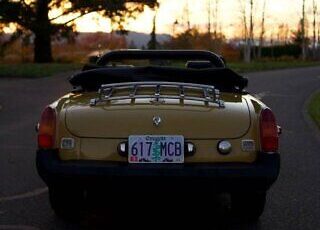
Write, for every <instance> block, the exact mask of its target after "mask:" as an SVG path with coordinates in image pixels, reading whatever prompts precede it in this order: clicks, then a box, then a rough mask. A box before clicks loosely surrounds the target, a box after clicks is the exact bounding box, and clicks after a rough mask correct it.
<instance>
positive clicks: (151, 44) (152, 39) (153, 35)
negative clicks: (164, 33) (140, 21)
mask: <svg viewBox="0 0 320 230" xmlns="http://www.w3.org/2000/svg"><path fill="white" fill-rule="evenodd" d="M156 30H157V12H155V14H154V16H153V21H152V31H151V34H150V41H149V42H148V49H149V50H155V49H157V47H158V45H159V44H158V42H157V33H156Z"/></svg>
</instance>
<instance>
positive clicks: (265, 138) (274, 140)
mask: <svg viewBox="0 0 320 230" xmlns="http://www.w3.org/2000/svg"><path fill="white" fill-rule="evenodd" d="M260 143H261V151H262V152H277V151H278V147H279V136H278V129H277V123H276V119H275V117H274V114H273V113H272V111H271V109H269V108H267V109H264V110H262V111H261V114H260Z"/></svg>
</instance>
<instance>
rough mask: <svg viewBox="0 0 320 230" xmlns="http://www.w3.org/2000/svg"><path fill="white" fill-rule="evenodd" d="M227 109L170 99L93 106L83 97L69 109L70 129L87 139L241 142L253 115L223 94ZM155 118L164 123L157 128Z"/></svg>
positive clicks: (241, 102)
mask: <svg viewBox="0 0 320 230" xmlns="http://www.w3.org/2000/svg"><path fill="white" fill-rule="evenodd" d="M221 99H222V100H224V105H225V106H224V107H223V108H221V107H219V106H217V105H216V104H215V103H208V104H206V103H204V102H197V101H192V100H190V101H183V102H181V101H180V100H174V99H172V100H171V99H168V100H165V101H164V102H163V103H153V102H152V100H150V99H139V100H135V101H131V100H116V101H113V102H107V103H101V104H97V105H95V106H90V104H89V101H90V97H88V96H85V95H82V96H80V97H78V98H77V99H76V100H72V102H70V103H69V104H68V105H67V106H66V120H65V122H66V127H67V128H68V130H69V131H70V132H71V133H72V134H73V135H75V136H78V137H83V138H123V139H126V138H128V136H130V135H183V136H184V137H185V138H186V139H222V138H226V139H230V138H240V137H241V136H243V135H245V134H246V133H247V132H248V130H249V128H250V112H249V109H248V105H247V102H246V100H245V99H244V98H243V97H242V96H241V95H240V94H230V93H223V94H222V95H221ZM155 117H160V118H161V122H160V124H159V125H156V124H155V122H154V118H155Z"/></svg>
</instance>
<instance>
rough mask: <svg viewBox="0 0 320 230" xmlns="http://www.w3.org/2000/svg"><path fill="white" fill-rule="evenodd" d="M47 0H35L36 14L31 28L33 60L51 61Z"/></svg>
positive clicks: (38, 61)
mask: <svg viewBox="0 0 320 230" xmlns="http://www.w3.org/2000/svg"><path fill="white" fill-rule="evenodd" d="M48 3H49V0H37V16H36V23H35V26H34V29H33V32H34V35H35V40H34V62H36V63H46V62H52V61H53V58H52V50H51V24H50V21H49V16H48V13H49V7H48Z"/></svg>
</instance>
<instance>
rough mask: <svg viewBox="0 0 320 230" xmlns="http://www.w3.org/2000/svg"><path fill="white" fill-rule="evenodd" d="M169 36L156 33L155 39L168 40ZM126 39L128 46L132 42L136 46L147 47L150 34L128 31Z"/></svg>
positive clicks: (161, 41)
mask: <svg viewBox="0 0 320 230" xmlns="http://www.w3.org/2000/svg"><path fill="white" fill-rule="evenodd" d="M170 37H171V36H170V35H168V34H157V41H158V42H159V43H163V42H165V41H168V40H169V39H170ZM126 40H127V44H128V46H130V44H131V45H132V44H134V45H135V46H136V47H137V48H142V47H143V46H144V47H147V45H148V42H149V40H150V34H145V33H138V32H129V33H128V35H126Z"/></svg>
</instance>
